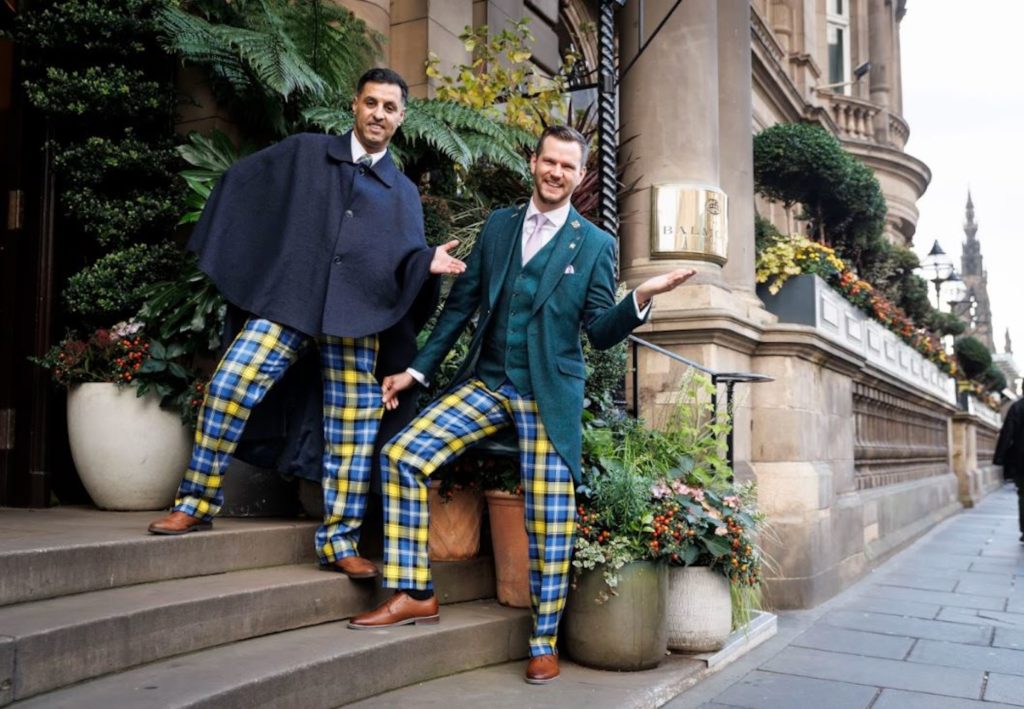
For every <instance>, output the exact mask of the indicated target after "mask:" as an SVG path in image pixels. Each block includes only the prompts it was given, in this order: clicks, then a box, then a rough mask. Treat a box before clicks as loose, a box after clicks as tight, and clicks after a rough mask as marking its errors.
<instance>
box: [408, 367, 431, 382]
mask: <svg viewBox="0 0 1024 709" xmlns="http://www.w3.org/2000/svg"><path fill="white" fill-rule="evenodd" d="M405 371H406V373H407V374H408V375H409V376H410V377H412V378H413V379H415V380H416V381H417V382H418V383H419V385H420V386H421V387H427V386H429V383H428V382H427V378H426V377H424V376H423V373H422V372H417V371H416V370H415V369H413V368H412V367H409V368H407V369H406V370H405Z"/></svg>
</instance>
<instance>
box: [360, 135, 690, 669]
mask: <svg viewBox="0 0 1024 709" xmlns="http://www.w3.org/2000/svg"><path fill="white" fill-rule="evenodd" d="M586 160H587V143H586V140H585V139H584V138H583V136H581V135H580V134H579V133H578V132H577V131H575V130H573V129H572V128H569V127H566V126H552V127H549V128H547V129H545V131H544V132H543V134H542V135H541V137H540V139H539V141H538V142H537V146H536V149H535V152H534V155H533V157H532V158H531V160H530V170H531V172H532V175H533V193H532V196H531V199H530V202H529V204H528V205H527V206H525V207H520V208H506V209H499V210H496V211H495V212H493V213H492V214H491V215H490V217H489V218H488V220H487V222H486V223H485V225H484V227H483V228H482V230H481V231H480V234H479V236H478V238H477V241H476V244H475V245H474V248H473V249H472V251H471V253H470V255H469V257H468V258H467V269H466V272H465V273H464V274H463V275H462V276H460V277H459V279H458V280H456V281H455V283H454V284H453V286H452V289H451V292H450V294H449V296H448V299H447V301H446V302H445V306H444V309H443V310H442V312H441V315H440V316H439V318H438V321H437V325H436V326H435V328H434V330H433V331H432V333H431V335H430V337H429V338H428V339H427V342H426V343H425V344H424V346H423V348H422V350H421V351H420V353H419V354H418V355H417V357H416V359H415V360H414V361H413V363H412V364H411V365H410V368H409V369H407V370H406V371H405V372H403V373H400V374H395V375H392V376H388V377H386V378H385V379H384V384H383V390H384V399H383V401H384V405H385V406H386V407H391V406H394V405H396V396H397V395H398V394H399V393H400V392H403V391H405V390H407V389H410V388H411V387H413V385H414V384H415V383H417V381H418V383H419V384H425V383H426V382H427V381H428V380H429V379H430V378H431V377H432V376H433V375H434V374H435V373H436V371H437V369H438V366H439V365H440V363H441V362H442V361H443V360H444V358H445V356H446V355H447V353H448V352H449V350H450V349H451V348H452V346H453V345H454V343H455V341H456V339H457V338H458V337H459V335H460V333H461V332H462V331H463V330H464V329H465V327H466V326H467V324H468V323H469V321H470V320H471V319H472V318H473V317H474V315H478V316H479V318H478V323H477V329H476V332H475V334H474V337H473V339H472V341H471V344H470V347H469V353H468V354H467V356H466V359H465V361H464V362H463V364H462V366H461V369H460V371H459V372H458V374H456V376H455V377H454V379H453V383H452V385H451V386H450V387H449V389H448V391H447V392H446V393H444V394H442V395H441V397H440V398H439V399H437V400H436V401H434V402H433V403H432V404H430V405H429V406H428V407H427V408H426V409H425V410H424V411H423V412H422V413H421V414H420V415H419V416H418V417H417V418H416V419H415V420H413V421H412V423H410V424H409V425H408V426H407V427H406V428H405V429H404V430H403V431H402V432H401V433H399V434H398V435H397V436H396V437H395V438H393V439H392V440H391V441H390V442H389V443H388V444H387V445H386V446H385V448H384V451H383V453H382V461H381V470H382V475H383V481H384V495H385V501H384V529H385V550H384V569H383V585H384V586H385V587H386V588H391V589H395V591H396V592H395V594H394V595H393V596H392V597H391V598H390V599H389V600H388V601H386V602H385V603H384V604H382V605H381V606H380V607H378V608H377V609H375V610H372V611H370V612H367V613H363V614H361V615H358V616H355V617H354V618H352V620H351V621H350V623H349V627H350V628H354V629H373V628H382V627H389V626H395V625H405V624H414V623H436V622H438V619H439V613H438V602H437V598H436V597H435V596H434V592H433V584H432V579H431V574H430V564H429V560H428V556H427V528H428V509H427V478H428V477H429V476H430V475H431V474H432V473H433V472H434V471H436V470H437V469H438V468H439V467H441V466H442V465H444V464H445V463H447V462H449V461H451V460H453V459H454V458H456V457H457V456H458V455H459V454H461V453H462V452H463V451H465V450H466V448H468V447H470V446H471V445H472V444H474V443H476V442H477V441H480V440H482V439H484V438H487V437H489V436H491V435H493V434H495V433H496V432H498V431H500V430H502V429H509V428H512V429H514V432H515V434H516V437H517V439H518V443H519V462H520V469H521V475H522V484H523V490H524V493H525V497H526V531H527V535H528V537H529V550H530V594H531V605H532V611H533V630H532V633H531V637H530V643H529V654H530V661H529V664H528V667H527V671H526V681H527V682H530V683H534V684H540V683H545V682H549V681H551V680H553V679H555V678H556V677H558V675H559V668H558V655H557V649H556V645H555V641H556V637H557V634H558V624H559V620H560V618H561V614H562V610H563V608H564V606H565V599H566V593H567V591H568V584H569V571H570V560H571V557H572V545H573V535H574V532H575V525H576V518H575V515H576V512H575V510H576V505H575V501H574V500H575V497H574V494H575V484H578V483H579V482H580V456H581V449H582V429H581V417H582V414H583V385H584V379H585V378H586V367H585V364H584V361H583V352H582V347H581V340H580V338H581V333H580V330H581V328H582V329H584V330H586V332H587V335H588V337H589V339H590V342H591V343H592V344H593V346H594V347H596V348H598V349H607V348H609V347H612V346H613V345H615V344H616V343H618V342H620V341H621V340H623V339H624V338H625V337H626V336H627V335H628V334H629V333H630V332H631V331H632V330H633V328H635V327H637V326H638V325H640V324H641V323H643V322H644V321H645V319H646V317H647V315H648V313H649V309H650V305H651V299H652V298H653V297H654V296H655V295H657V294H659V293H665V292H667V291H670V290H672V289H673V288H675V287H677V286H679V285H680V284H682V283H683V282H684V281H686V280H687V279H688V278H690V277H691V276H692V275H693V274H694V271H692V270H689V269H681V270H676V271H672V272H671V273H668V274H665V275H661V276H656V277H654V278H651V279H649V280H647V281H644V282H643V283H641V284H640V285H639V286H638V287H637V288H636V289H635V290H634V291H633V292H632V293H630V294H629V295H628V296H626V297H625V298H624V299H623V300H622V301H620V302H619V303H616V302H615V291H616V263H617V256H616V248H615V239H614V238H613V237H612V236H611V235H609V234H607V233H605V232H603V231H601V230H600V229H599V228H597V227H596V226H594V225H593V224H591V223H590V222H588V221H587V220H586V219H584V218H583V217H582V216H580V214H579V213H578V212H576V210H575V209H573V207H572V205H571V204H570V198H571V196H572V193H573V191H574V190H575V189H576V187H577V186H578V185H579V183H580V181H581V180H582V179H583V176H584V174H585V173H586V168H585V165H586Z"/></svg>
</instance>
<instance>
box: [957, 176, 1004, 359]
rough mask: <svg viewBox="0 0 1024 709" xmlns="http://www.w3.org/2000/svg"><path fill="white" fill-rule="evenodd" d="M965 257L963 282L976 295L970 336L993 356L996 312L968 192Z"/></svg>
mask: <svg viewBox="0 0 1024 709" xmlns="http://www.w3.org/2000/svg"><path fill="white" fill-rule="evenodd" d="M964 217H965V218H964V234H965V235H966V236H967V240H966V241H964V242H963V253H962V255H961V257H960V277H961V278H963V281H964V285H965V286H967V292H968V293H970V294H972V296H973V300H974V308H973V311H972V317H971V318H970V320H971V321H970V322H968V323H967V326H968V330H967V334H969V335H974V336H975V337H977V338H978V339H979V340H981V341H982V342H984V343H985V346H986V347H988V349H989V351H990V352H995V349H996V346H995V342H994V341H993V338H992V309H991V305H990V304H989V300H988V274H987V273H985V268H984V266H983V259H982V256H981V242H980V241H978V224H977V222H975V221H974V200H973V199H972V198H971V191H970V190H967V208H966V209H965V210H964Z"/></svg>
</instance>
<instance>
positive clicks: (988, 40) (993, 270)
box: [900, 0, 1024, 366]
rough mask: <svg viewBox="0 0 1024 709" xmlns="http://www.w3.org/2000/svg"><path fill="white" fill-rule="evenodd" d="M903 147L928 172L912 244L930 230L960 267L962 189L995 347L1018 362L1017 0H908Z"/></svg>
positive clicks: (1023, 224) (1022, 293) (1022, 258)
mask: <svg viewBox="0 0 1024 709" xmlns="http://www.w3.org/2000/svg"><path fill="white" fill-rule="evenodd" d="M900 41H901V44H902V46H901V52H902V62H903V115H904V117H905V118H906V120H907V122H908V123H909V124H910V140H909V142H908V143H907V146H906V151H907V152H908V153H910V154H911V155H913V156H914V157H916V158H919V159H921V160H923V161H924V162H925V163H926V164H927V165H928V167H929V168H931V171H932V181H931V184H930V185H929V186H928V190H927V191H926V192H925V194H924V197H923V198H921V200H919V201H918V203H917V206H918V209H919V210H920V212H921V216H920V219H919V220H918V222H917V234H916V235H915V236H914V249H915V251H917V253H918V254H919V255H921V256H923V255H924V254H926V253H927V252H928V250H929V249H930V248H931V245H932V243H933V242H934V240H935V239H938V240H939V243H940V244H941V245H942V247H943V248H944V249H945V250H946V253H948V254H950V255H951V256H953V258H954V261H955V262H956V266H957V270H959V269H960V254H961V251H962V247H961V244H962V242H963V240H964V239H965V236H964V232H963V222H964V206H965V203H966V201H967V189H968V187H969V188H970V190H971V194H972V196H973V199H974V213H975V221H976V222H977V224H978V240H979V241H980V242H981V253H982V256H983V258H984V267H985V269H986V270H987V271H988V293H989V299H990V300H991V303H992V312H993V326H994V335H995V338H994V339H995V342H996V347H997V349H998V350H999V351H1000V352H1001V351H1002V350H1003V333H1004V332H1005V330H1006V328H1007V327H1009V328H1010V336H1011V338H1012V339H1013V348H1014V355H1015V356H1014V359H1015V360H1016V362H1017V364H1018V365H1021V366H1024V0H973V1H972V2H963V1H962V0H909V2H908V3H907V14H906V16H905V17H904V18H903V22H902V25H901V33H900Z"/></svg>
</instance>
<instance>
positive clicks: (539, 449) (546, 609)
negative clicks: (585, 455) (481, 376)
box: [499, 384, 576, 657]
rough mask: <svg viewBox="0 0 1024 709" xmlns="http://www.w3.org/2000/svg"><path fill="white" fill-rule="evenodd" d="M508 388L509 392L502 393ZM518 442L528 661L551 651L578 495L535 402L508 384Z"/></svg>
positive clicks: (566, 588) (561, 606)
mask: <svg viewBox="0 0 1024 709" xmlns="http://www.w3.org/2000/svg"><path fill="white" fill-rule="evenodd" d="M506 387H507V388H508V391H506ZM499 393H502V394H507V396H508V400H509V405H510V406H511V408H512V419H513V422H514V424H515V427H516V433H517V435H518V438H519V463H520V471H521V475H522V478H523V493H524V494H525V496H526V535H527V537H528V538H529V543H530V602H531V606H532V607H533V634H532V635H531V636H530V657H535V656H537V655H550V654H552V653H554V652H555V643H556V641H557V639H558V623H559V621H560V620H561V617H562V610H563V609H564V608H565V599H566V595H567V594H568V592H569V571H570V568H571V566H570V564H571V562H572V547H573V534H574V533H575V531H576V501H575V500H576V497H575V492H574V486H573V480H572V473H571V472H570V471H569V466H568V465H566V463H565V460H563V459H562V456H560V455H559V454H558V452H557V451H556V450H555V447H554V445H552V443H551V440H550V439H549V438H548V435H547V432H546V431H545V430H544V424H543V423H542V422H541V420H540V413H539V411H538V409H537V402H536V401H535V400H534V399H533V398H532V397H523V396H520V395H519V394H518V392H516V391H515V389H514V388H513V387H512V386H511V385H508V384H506V385H505V386H503V387H501V389H499Z"/></svg>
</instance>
